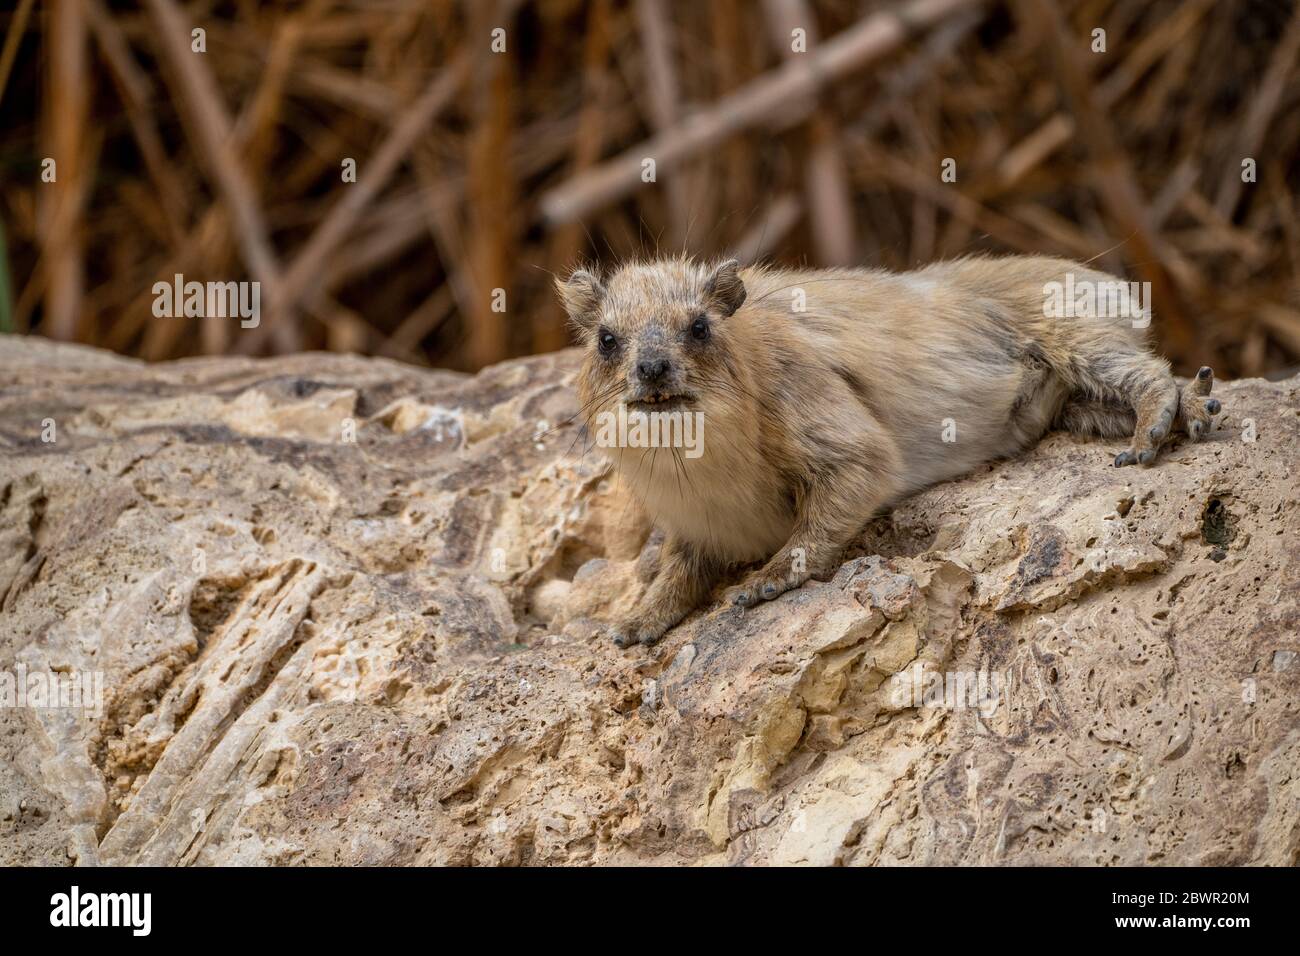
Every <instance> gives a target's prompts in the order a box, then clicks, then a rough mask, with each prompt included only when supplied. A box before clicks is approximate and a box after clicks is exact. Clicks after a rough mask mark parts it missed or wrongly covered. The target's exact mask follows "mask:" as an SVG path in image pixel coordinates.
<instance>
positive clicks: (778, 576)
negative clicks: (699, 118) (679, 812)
mask: <svg viewBox="0 0 1300 956" xmlns="http://www.w3.org/2000/svg"><path fill="white" fill-rule="evenodd" d="M1117 283H1118V280H1116V279H1115V278H1114V277H1112V276H1109V275H1106V274H1105V273H1101V272H1098V271H1096V270H1093V269H1090V268H1088V267H1086V266H1083V265H1079V264H1077V263H1073V262H1069V261H1066V260H1061V259H1051V258H1044V257H1015V258H1004V259H987V258H965V259H959V260H956V261H952V262H942V263H936V264H934V265H931V266H928V267H926V268H924V269H920V270H917V271H915V272H908V273H901V274H893V273H887V272H881V271H875V270H866V269H834V270H783V269H771V268H750V269H743V270H742V269H740V268H739V267H738V265H737V264H736V263H735V262H734V261H730V262H724V263H722V264H721V265H706V264H703V263H699V262H695V261H693V260H690V259H666V260H657V261H652V262H646V263H633V264H628V265H625V266H623V267H621V268H620V269H618V270H616V271H615V272H613V273H612V274H611V275H610V276H609V277H608V278H601V277H600V276H598V275H597V274H595V273H594V272H591V271H588V270H580V271H578V272H575V273H574V274H573V275H572V276H570V277H569V279H568V280H567V281H566V282H561V283H559V284H558V287H559V291H560V295H561V297H562V299H563V301H564V303H565V307H566V309H567V311H568V313H569V315H570V317H571V318H572V320H573V323H574V325H575V327H576V328H577V329H578V332H579V335H580V337H581V339H582V343H583V345H584V347H585V349H586V357H585V360H584V363H583V367H582V371H581V374H580V376H579V398H580V400H581V403H582V412H583V416H584V417H585V419H586V423H587V426H588V429H589V431H592V432H595V431H596V430H597V429H599V428H600V427H601V425H602V423H605V424H608V422H609V421H610V420H611V418H616V417H617V416H618V415H620V414H621V415H624V417H628V416H629V414H630V416H631V419H632V420H634V421H644V420H663V419H665V418H666V417H668V416H674V415H675V416H677V417H678V418H681V417H682V416H690V417H691V419H692V420H698V421H700V422H702V423H703V431H702V441H701V443H700V444H701V446H702V447H701V449H700V450H701V453H700V454H698V455H693V454H683V453H682V449H681V448H675V447H648V446H646V445H645V444H636V443H634V442H614V443H610V442H602V443H601V444H602V446H604V447H603V450H604V451H605V452H606V453H607V454H608V455H609V457H610V459H611V461H612V462H613V464H614V466H615V468H616V469H617V470H618V471H619V473H620V474H621V476H622V477H623V479H624V480H625V481H626V482H627V483H628V485H629V487H630V488H631V490H632V492H633V493H634V494H635V495H636V496H637V497H638V498H639V499H640V500H641V502H642V503H643V504H644V506H645V507H646V509H647V511H648V512H649V514H650V515H651V517H652V518H653V519H654V520H655V522H656V523H657V524H659V525H660V526H661V527H662V528H663V529H664V530H665V532H666V541H665V548H664V555H665V557H664V559H663V563H662V567H661V570H660V573H659V576H658V577H657V578H656V580H655V581H654V583H653V584H652V585H651V587H650V588H649V590H648V591H647V593H646V595H645V596H644V597H643V599H642V601H641V603H640V605H639V606H638V608H637V610H636V613H635V614H634V615H632V616H631V617H630V618H629V620H628V621H626V622H623V623H622V624H620V625H619V626H618V627H617V628H616V634H615V637H616V640H618V641H619V642H620V643H621V644H627V643H635V642H638V641H640V642H645V643H651V642H653V641H655V640H657V639H658V638H659V637H660V636H662V634H663V632H664V631H665V630H667V629H668V628H669V627H671V626H672V625H673V624H675V623H677V621H678V620H680V619H681V618H682V617H683V616H684V615H685V614H686V613H688V612H689V611H690V610H691V608H692V607H694V606H695V605H696V604H697V603H698V602H699V601H700V600H702V598H703V597H704V596H705V595H706V594H707V593H708V591H709V589H710V588H711V586H712V584H713V582H714V580H715V579H716V577H717V576H718V574H719V573H721V572H722V571H723V570H725V569H726V567H727V566H729V565H732V564H735V563H737V562H750V561H757V560H762V559H767V563H766V564H765V565H764V566H763V567H762V568H761V569H760V570H758V571H756V572H754V573H753V574H751V575H750V576H749V577H748V578H747V579H746V580H745V582H744V583H743V584H741V585H740V586H739V587H737V588H733V589H732V591H731V592H730V594H729V597H730V598H731V599H732V600H733V601H734V602H735V603H738V604H741V605H749V604H752V603H754V602H756V601H760V600H768V599H771V598H774V597H776V596H777V595H779V594H781V593H782V592H784V591H785V590H788V589H789V588H790V587H793V586H797V585H798V584H801V583H802V582H803V581H805V580H807V579H808V578H809V577H810V576H817V575H821V574H824V573H826V572H828V571H829V570H830V569H831V568H832V567H833V566H834V564H835V562H836V561H837V559H838V557H839V554H840V552H841V550H842V549H843V547H844V545H845V544H846V543H847V542H848V541H849V540H850V539H851V538H852V537H853V536H854V535H856V534H857V533H858V532H859V531H860V530H861V528H862V526H863V524H865V522H866V521H867V520H868V519H869V518H870V517H871V516H872V514H873V512H874V511H876V510H877V509H878V508H880V507H883V506H886V505H888V504H890V503H892V502H894V501H896V500H897V499H898V498H900V497H901V496H904V495H906V494H908V493H910V492H912V491H915V490H917V489H919V488H923V487H925V486H926V485H929V484H932V483H934V482H936V481H942V480H944V479H947V478H952V477H956V476H958V475H961V474H964V473H966V472H968V471H969V470H971V469H972V468H974V467H975V466H977V465H979V464H981V463H983V462H986V461H989V460H992V459H995V458H1000V457H1004V456H1007V455H1011V454H1014V453H1016V452H1019V451H1021V450H1023V449H1024V448H1026V447H1027V446H1029V445H1030V444H1032V443H1033V442H1035V441H1037V440H1038V439H1039V438H1040V437H1042V435H1043V434H1044V433H1045V432H1047V431H1048V430H1049V429H1051V428H1053V427H1060V428H1069V429H1071V430H1074V431H1077V432H1082V433H1087V434H1099V435H1104V436H1107V437H1119V436H1120V435H1131V436H1132V445H1131V447H1130V448H1129V449H1127V450H1126V451H1124V452H1122V453H1121V454H1120V455H1119V456H1118V457H1117V458H1116V459H1115V464H1116V465H1126V464H1133V463H1135V462H1141V463H1142V464H1150V463H1151V462H1152V461H1153V460H1154V458H1155V455H1156V451H1157V449H1158V448H1159V447H1160V445H1161V444H1162V443H1163V442H1164V441H1165V440H1166V439H1167V438H1168V437H1169V436H1170V434H1171V433H1172V432H1173V431H1174V430H1175V429H1176V428H1177V429H1181V430H1182V431H1185V432H1186V433H1187V434H1189V435H1190V437H1192V438H1193V439H1196V438H1199V437H1200V435H1201V434H1202V433H1203V432H1204V431H1205V429H1206V427H1207V426H1208V424H1209V420H1210V416H1211V415H1212V414H1214V413H1216V412H1217V411H1218V410H1219V409H1218V402H1217V401H1216V400H1214V399H1207V398H1206V397H1205V396H1207V395H1208V394H1209V390H1210V386H1211V384H1212V374H1211V373H1210V370H1209V369H1202V372H1201V375H1200V376H1198V378H1197V379H1196V381H1195V383H1194V384H1193V386H1192V387H1190V388H1189V389H1188V390H1187V392H1186V393H1185V394H1181V395H1180V392H1179V389H1178V386H1177V385H1176V383H1175V382H1174V380H1173V378H1172V376H1171V375H1170V373H1169V366H1168V363H1166V362H1165V361H1163V360H1162V359H1159V358H1157V357H1156V356H1154V355H1153V354H1151V352H1150V351H1149V350H1148V348H1147V346H1146V344H1145V333H1146V326H1147V324H1148V321H1147V316H1148V315H1149V313H1145V312H1144V306H1145V302H1144V301H1141V300H1140V299H1139V300H1138V301H1132V300H1130V301H1128V302H1127V306H1128V308H1126V309H1122V310H1120V311H1121V312H1122V314H1112V313H1115V312H1116V310H1115V309H1114V308H1113V306H1114V305H1115V304H1116V303H1117V302H1118V301H1119V300H1117V299H1116V298H1114V296H1112V297H1111V298H1110V299H1103V300H1102V302H1103V306H1106V305H1109V307H1103V308H1100V309H1098V308H1097V305H1096V302H1097V297H1096V296H1095V295H1094V297H1093V300H1092V301H1093V307H1092V309H1091V312H1092V313H1093V314H1082V315H1081V314H1079V312H1080V311H1083V312H1085V313H1087V312H1088V311H1089V310H1088V309H1086V308H1083V309H1080V308H1079V307H1080V306H1086V304H1087V296H1086V295H1079V293H1078V290H1088V289H1094V290H1096V289H1101V290H1111V291H1113V289H1114V287H1115V286H1116V284H1117ZM1125 286H1127V284H1125ZM1058 289H1059V290H1060V292H1061V293H1063V294H1061V295H1058V294H1056V293H1057V291H1058ZM1066 290H1068V295H1069V296H1070V297H1069V298H1066ZM1076 296H1077V300H1076ZM1120 304H1121V305H1124V304H1125V303H1122V302H1121V303H1120ZM1062 306H1064V314H1062ZM1098 312H1101V313H1104V314H1096V313H1098ZM641 416H644V418H641Z"/></svg>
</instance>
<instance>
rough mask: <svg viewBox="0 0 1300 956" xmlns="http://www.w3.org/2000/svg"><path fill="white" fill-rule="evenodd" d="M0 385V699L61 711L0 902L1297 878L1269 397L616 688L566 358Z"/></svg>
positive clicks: (1047, 445) (622, 524)
mask: <svg viewBox="0 0 1300 956" xmlns="http://www.w3.org/2000/svg"><path fill="white" fill-rule="evenodd" d="M0 356H2V358H0V673H7V674H9V675H11V681H10V684H11V686H12V684H13V680H12V677H13V676H15V675H17V674H18V673H19V672H20V670H21V671H22V672H23V673H26V674H44V675H47V676H48V675H50V674H51V673H54V674H56V675H63V676H65V677H66V676H70V675H95V674H98V675H99V677H100V679H101V680H102V694H101V697H100V698H99V703H100V705H101V706H98V707H87V706H80V707H77V706H71V707H62V706H61V707H55V708H50V707H38V706H5V707H0V863H63V862H69V861H75V862H79V863H83V864H90V863H105V864H109V863H112V864H133V863H153V864H166V865H171V864H217V863H220V864H241V863H271V864H291V863H306V864H324V863H365V864H407V863H477V864H500V863H531V864H571V863H589V862H599V863H619V864H623V863H705V864H720V863H746V864H766V863H781V864H785V863H811V864H829V863H845V864H855V865H856V864H876V863H879V864H922V863H924V864H997V863H1009V864H1052V863H1073V864H1143V863H1169V864H1242V863H1263V864H1295V863H1296V862H1297V861H1298V860H1300V705H1298V704H1297V700H1298V693H1297V692H1298V691H1300V659H1298V658H1297V653H1298V652H1300V639H1298V637H1297V632H1298V631H1300V612H1298V610H1297V595H1298V594H1300V587H1298V586H1297V584H1298V582H1297V578H1298V576H1300V572H1298V570H1297V569H1298V568H1300V560H1298V557H1300V555H1298V553H1297V552H1298V551H1300V517H1298V512H1297V482H1296V479H1295V476H1294V474H1293V468H1294V466H1295V463H1296V461H1297V457H1298V454H1297V453H1298V452H1300V417H1298V416H1297V404H1298V403H1297V396H1298V395H1300V379H1292V380H1290V381H1287V382H1282V383H1267V382H1263V381H1241V382H1234V383H1226V384H1222V385H1220V386H1218V387H1217V388H1216V393H1215V394H1216V395H1219V396H1220V397H1221V399H1222V401H1223V403H1224V407H1225V410H1226V413H1225V416H1224V417H1223V419H1222V420H1221V421H1220V423H1219V424H1218V426H1217V427H1216V429H1215V430H1214V432H1213V433H1212V434H1211V435H1210V436H1209V438H1208V439H1207V440H1206V441H1205V442H1203V443H1201V444H1197V445H1184V446H1181V447H1176V448H1175V449H1173V450H1172V451H1171V452H1169V453H1168V454H1167V455H1166V456H1165V457H1163V458H1162V460H1161V462H1160V464H1159V465H1158V466H1157V467H1155V468H1151V469H1137V468H1127V469H1115V468H1112V467H1110V461H1111V459H1112V457H1113V453H1114V452H1115V451H1116V450H1117V449H1116V448H1115V447H1112V446H1113V445H1114V443H1113V442H1111V443H1106V442H1102V441H1090V440H1086V439H1080V438H1075V437H1071V436H1067V435H1053V436H1050V437H1049V438H1048V439H1046V440H1045V441H1044V442H1043V443H1042V444H1041V445H1040V446H1039V447H1038V448H1037V449H1036V450H1034V451H1033V452H1032V453H1030V454H1029V455H1027V456H1025V457H1024V458H1023V459H1021V460H1016V461H1007V462H1001V463H998V464H995V465H992V466H990V467H987V468H984V469H982V470H980V471H979V472H978V473H976V474H974V475H971V476H970V477H968V478H967V479H964V480H962V481H959V482H953V483H949V484H945V485H941V486H938V487H935V488H932V489H930V490H928V491H926V492H924V493H922V494H919V495H917V496H915V497H914V498H912V499H910V500H908V501H907V502H905V503H903V504H902V505H900V506H899V507H897V508H896V509H894V511H893V512H892V513H891V514H889V515H887V516H885V517H881V518H877V519H876V520H875V521H873V522H872V523H871V524H870V525H869V526H868V527H867V529H866V530H865V532H864V534H863V536H862V538H861V541H860V542H859V546H857V547H855V548H854V549H853V550H852V551H850V553H849V554H848V555H846V558H845V561H844V564H843V565H842V567H841V568H840V569H839V572H838V573H837V574H836V575H835V576H834V578H833V579H832V580H830V581H826V582H811V583H809V584H808V585H806V586H804V587H803V588H800V589H798V590H796V591H794V592H792V593H790V594H787V595H785V596H783V597H782V598H781V599H779V600H777V601H775V602H773V603H771V604H768V605H765V606H762V607H759V608H757V609H754V610H749V611H742V610H740V609H737V608H723V607H721V606H719V605H718V604H717V603H713V604H711V605H709V606H708V607H706V608H703V609H702V610H701V611H700V612H699V613H697V614H695V615H693V616H692V617H691V618H689V619H688V620H687V621H686V622H684V623H683V624H682V625H681V626H679V627H677V628H675V629H674V630H673V631H671V632H670V633H669V634H668V636H667V637H666V638H665V640H664V641H663V642H662V643H661V644H660V645H658V646H656V647H654V648H650V649H647V648H644V647H637V648H633V649H632V650H630V651H626V652H625V651H620V650H618V649H616V648H615V647H613V646H612V645H611V644H609V643H608V642H607V641H606V640H605V639H604V637H603V636H602V634H601V633H600V628H599V625H598V623H597V621H599V620H600V619H602V618H603V617H604V616H606V615H607V614H608V613H610V612H612V611H616V610H618V609H620V608H621V607H623V606H625V605H626V604H627V603H628V602H629V601H631V600H632V598H633V597H635V594H636V592H637V590H638V588H639V587H641V586H642V582H643V581H644V580H645V578H646V575H647V574H648V573H649V572H650V570H651V569H652V567H653V563H654V560H655V548H656V540H655V537H654V536H653V535H651V534H650V529H649V528H648V527H647V526H646V524H645V522H644V519H643V518H642V517H641V516H640V515H639V513H638V512H637V510H636V507H635V506H634V505H633V504H631V503H630V502H629V501H628V500H627V499H626V498H625V497H624V496H623V495H622V493H621V492H620V489H619V488H618V487H617V486H616V485H615V484H614V483H613V482H612V480H611V479H610V478H609V477H608V476H607V475H606V473H605V472H604V470H603V468H602V464H601V461H600V460H599V458H598V457H597V456H596V455H594V454H584V453H583V448H582V443H581V439H580V437H579V436H578V433H577V431H576V430H575V428H574V427H573V426H572V425H571V424H568V422H569V419H570V418H571V416H573V415H574V413H575V411H576V408H575V403H574V397H573V392H572V390H571V388H570V387H569V383H570V381H571V378H572V375H573V372H574V369H575V367H576V362H575V358H574V356H573V355H572V354H571V353H560V354H557V355H551V356H543V357H539V358H533V359H527V360H520V361H515V362H509V363H506V364H503V365H500V366H496V367H494V368H491V369H488V370H487V371H485V372H483V373H482V374H480V375H477V376H474V377H468V376H462V375H457V374H452V373H447V372H428V371H423V370H419V369H415V368H410V367H407V366H403V365H399V364H396V363H393V362H388V361H384V360H378V359H360V358H354V357H343V356H336V355H314V354H313V355H299V356H294V357H291V358H282V359H276V360H269V361H254V360H244V359H210V360H190V361H183V362H176V363H170V364H167V365H157V366H149V365H144V364H140V363H136V362H133V361H129V360H124V359H119V358H115V357H112V356H109V355H106V354H104V353H100V352H95V351H90V350H86V349H82V348H74V347H68V346H54V345H51V344H48V343H45V342H42V341H40V340H36V339H19V338H13V337H7V338H0ZM1248 439H1253V440H1248Z"/></svg>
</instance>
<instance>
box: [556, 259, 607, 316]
mask: <svg viewBox="0 0 1300 956" xmlns="http://www.w3.org/2000/svg"><path fill="white" fill-rule="evenodd" d="M555 290H556V292H558V293H559V294H560V301H561V302H563V303H564V311H565V312H567V313H569V318H570V319H571V320H572V321H573V324H574V325H576V326H578V328H580V329H586V330H588V331H589V330H591V329H592V328H594V327H595V325H596V320H597V318H599V316H600V303H601V301H602V300H603V299H604V298H605V286H604V285H603V284H602V283H601V281H600V277H599V276H597V275H596V274H594V273H591V272H588V271H587V270H586V269H579V270H577V271H576V272H574V273H573V275H571V276H569V278H568V279H566V280H565V281H563V282H561V281H560V280H559V279H556V280H555Z"/></svg>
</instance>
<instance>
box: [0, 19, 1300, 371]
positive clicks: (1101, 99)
mask: <svg viewBox="0 0 1300 956" xmlns="http://www.w3.org/2000/svg"><path fill="white" fill-rule="evenodd" d="M6 7H7V9H6V10H5V11H4V12H0V32H2V35H3V47H2V48H0V129H2V130H3V138H2V139H0V177H2V178H0V182H2V183H3V191H2V193H0V226H2V227H3V239H4V240H5V242H4V245H3V247H2V248H0V265H3V268H0V273H2V275H0V329H2V330H4V331H18V332H35V333H38V334H42V335H47V336H51V337H55V338H59V339H66V340H74V341H79V342H86V343H90V344H94V345H98V346H104V347H108V348H111V349H114V350H117V351H119V352H125V353H129V354H133V355H139V356H143V357H146V358H149V359H164V358H170V357H176V356H183V355H194V354H204V353H226V352H242V353H249V354H274V353H279V352H285V351H293V350H300V349H333V350H350V351H358V352H365V353H372V354H381V355H388V356H392V357H395V358H400V359H404V360H409V361H416V362H422V363H430V364H435V365H441V366H451V367H457V368H465V369H472V368H477V367H481V366H482V365H484V364H487V363H490V362H493V361H496V360H499V359H502V358H505V357H508V356H511V355H519V354H525V353H529V352H536V351H545V350H550V349H554V348H558V347H561V346H562V345H564V344H565V343H566V341H567V334H566V331H565V328H564V323H563V318H562V315H561V313H560V311H559V308H558V306H557V304H556V302H555V300H554V296H553V293H552V291H551V288H550V281H551V274H552V273H553V272H563V271H565V270H567V269H569V268H571V267H572V266H573V265H574V264H575V263H576V262H577V261H579V260H580V259H589V260H590V259H596V260H599V261H602V262H610V261H617V260H619V259H622V258H625V257H629V256H634V255H643V254H646V253H649V252H653V251H654V250H655V249H661V250H672V251H677V250H683V249H684V250H686V251H689V252H692V253H695V254H698V255H703V256H712V255H719V254H723V253H732V254H738V255H740V256H741V257H742V258H744V259H746V260H754V259H757V258H764V257H766V258H770V259H772V260H775V261H777V262H782V263H796V262H808V263H812V264H819V265H820V264H845V263H865V264H873V265H882V266H889V267H893V268H904V267H907V266H911V265H914V264H917V263H922V262H925V261H928V260H932V259H936V258H942V257H948V256H955V255H959V254H962V253H969V252H976V251H994V252H1044V253H1054V254H1059V255H1065V256H1070V257H1074V258H1079V259H1096V260H1097V261H1098V262H1099V263H1100V264H1102V265H1103V266H1104V267H1106V268H1108V269H1110V270H1112V271H1114V272H1116V273H1118V274H1121V275H1124V276H1126V277H1128V278H1130V279H1133V280H1141V281H1149V282H1150V283H1151V284H1152V289H1153V293H1154V307H1155V322H1154V331H1155V335H1156V337H1157V339H1158V340H1159V343H1160V346H1161V348H1162V349H1163V350H1164V351H1165V353H1166V354H1168V355H1169V356H1170V357H1171V358H1172V359H1173V360H1174V362H1175V365H1176V366H1177V369H1178V370H1179V371H1181V372H1183V373H1186V372H1188V371H1189V370H1192V369H1194V368H1195V367H1196V366H1198V365H1200V364H1202V363H1206V364H1212V365H1214V366H1215V368H1216V370H1218V371H1219V374H1220V375H1225V374H1226V375H1229V376H1237V375H1257V374H1262V373H1273V374H1278V373H1280V372H1282V371H1283V370H1286V369H1289V368H1293V367H1295V366H1296V365H1297V363H1300V291H1298V289H1300V283H1298V282H1297V277H1298V275H1300V210H1298V209H1297V204H1296V189H1297V184H1300V66H1298V64H1297V59H1298V56H1297V54H1298V51H1300V4H1297V3H1294V2H1284V0H1250V2H1247V0H1235V2H1234V0H1150V2H1148V0H1011V2H991V0H899V2H867V0H824V2H814V0H763V2H759V0H691V2H678V0H633V2H613V0H531V2H525V0H501V2H498V0H478V2H469V0H466V2H436V0H435V2H429V0H374V2H331V0H308V2H305V3H283V2H281V3H273V2H263V3H258V2H254V0H240V2H233V3H206V2H192V3H181V2H179V0H144V2H142V3H141V4H139V5H134V4H131V5H128V4H120V5H119V4H110V3H107V2H105V0H46V2H42V3H35V2H33V0H16V2H13V0H9V2H7V3H6ZM497 27H502V28H504V29H505V31H506V34H505V36H506V47H507V51H506V52H505V53H494V52H492V49H491V43H492V31H493V30H494V28H497ZM195 28H202V29H203V30H204V31H205V33H206V36H205V40H206V52H203V53H196V52H193V50H192V49H191V31H192V30H193V29H195ZM796 28H802V29H804V30H806V32H807V52H803V53H795V52H792V50H791V37H792V33H791V31H792V30H794V29H796ZM1096 28H1102V29H1104V30H1105V31H1106V52H1104V53H1094V52H1093V51H1092V50H1091V44H1092V31H1093V30H1094V29H1096ZM46 157H52V158H55V159H56V162H57V167H56V168H57V181H56V182H55V183H43V182H42V181H41V162H42V159H44V158H46ZM646 157H650V158H654V159H655V161H656V164H657V169H656V174H657V181H656V182H654V183H643V182H642V181H641V170H642V160H643V159H644V158H646ZM1245 157H1250V158H1253V159H1254V160H1255V161H1256V164H1257V180H1258V181H1257V182H1255V183H1253V184H1252V183H1243V182H1242V179H1241V163H1242V160H1243V158H1245ZM347 158H352V159H355V161H356V165H357V181H356V182H355V183H344V182H342V177H341V168H342V164H343V161H344V160H345V159H347ZM945 158H952V159H954V160H955V161H956V172H957V181H956V182H955V183H945V182H943V181H942V180H941V177H940V172H941V164H942V162H943V161H944V159H945ZM175 273H182V274H183V275H184V276H185V278H186V279H187V280H199V281H207V280H222V281H227V280H232V279H254V280H257V281H259V282H261V283H262V313H263V315H262V324H261V326H260V327H259V328H257V329H254V330H245V329H241V328H240V326H239V323H238V321H237V320H232V319H199V318H191V319H183V318H177V319H157V318H155V317H154V316H153V312H152V303H153V293H152V291H151V288H152V285H153V284H154V283H155V282H158V281H160V280H170V279H171V277H172V276H173V275H174V274H175ZM495 289H503V290H505V292H504V295H505V302H506V306H507V307H506V310H505V311H504V312H498V311H493V301H494V295H493V290H495ZM0 347H3V346H2V345H0Z"/></svg>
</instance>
